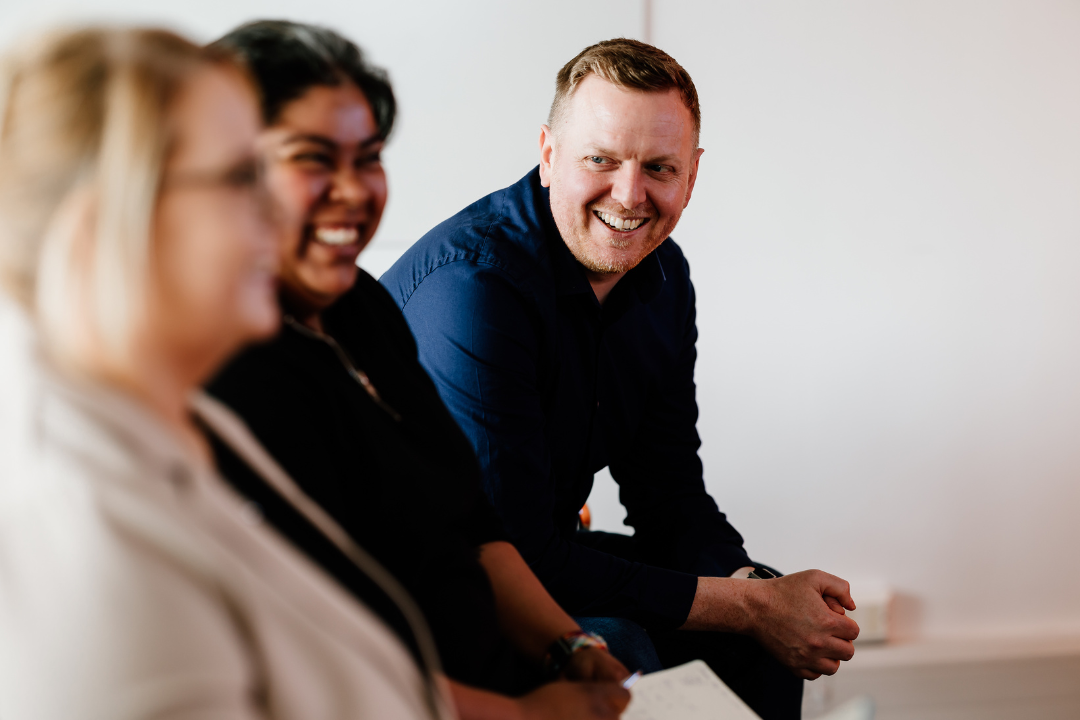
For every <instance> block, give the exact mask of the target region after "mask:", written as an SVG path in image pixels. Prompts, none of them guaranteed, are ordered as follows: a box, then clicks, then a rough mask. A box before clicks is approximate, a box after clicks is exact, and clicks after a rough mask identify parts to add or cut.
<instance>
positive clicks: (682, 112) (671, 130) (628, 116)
mask: <svg viewBox="0 0 1080 720" xmlns="http://www.w3.org/2000/svg"><path fill="white" fill-rule="evenodd" d="M569 110H570V112H569V113H568V114H567V115H568V116H567V117H566V123H567V126H568V127H567V128H566V129H567V130H569V131H570V133H571V134H572V135H573V136H574V137H575V138H576V139H577V140H578V141H581V142H586V143H600V144H603V143H605V142H606V143H608V144H626V143H631V144H633V145H641V144H654V143H660V144H670V143H675V144H679V145H681V144H682V142H683V141H686V142H691V139H692V136H693V133H694V125H693V117H692V116H691V115H690V110H689V109H688V108H687V107H686V105H685V104H684V103H683V101H682V96H681V95H680V93H679V92H678V90H676V89H674V88H672V89H670V90H664V91H659V92H657V91H643V90H634V89H625V88H620V87H618V86H616V85H613V84H612V83H609V82H608V81H606V80H604V79H603V78H600V77H598V76H596V75H590V76H589V77H587V78H585V79H584V80H582V81H581V83H580V84H579V85H578V87H577V89H576V92H575V93H574V95H573V97H572V99H571V103H570V108H569Z"/></svg>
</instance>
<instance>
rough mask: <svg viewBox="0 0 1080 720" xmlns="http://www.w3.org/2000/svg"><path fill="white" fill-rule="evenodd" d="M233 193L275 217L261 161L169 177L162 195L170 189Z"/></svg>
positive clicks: (163, 184) (164, 181) (250, 160)
mask: <svg viewBox="0 0 1080 720" xmlns="http://www.w3.org/2000/svg"><path fill="white" fill-rule="evenodd" d="M189 189H190V190H213V189H225V190H233V191H236V192H239V193H243V194H245V195H249V196H250V197H251V199H253V200H254V201H255V202H256V203H257V204H258V205H259V207H260V208H261V209H262V210H263V212H264V213H265V214H266V216H267V217H273V216H274V215H275V210H276V207H275V203H274V201H273V198H272V197H271V195H270V191H269V190H268V189H267V186H266V171H265V167H264V164H263V162H262V161H261V160H259V159H256V158H247V159H244V160H242V161H241V162H239V163H237V164H236V165H234V166H232V167H230V168H226V169H224V170H189V171H187V172H182V173H170V174H166V175H165V177H164V179H163V180H162V183H161V190H162V192H167V191H169V190H189Z"/></svg>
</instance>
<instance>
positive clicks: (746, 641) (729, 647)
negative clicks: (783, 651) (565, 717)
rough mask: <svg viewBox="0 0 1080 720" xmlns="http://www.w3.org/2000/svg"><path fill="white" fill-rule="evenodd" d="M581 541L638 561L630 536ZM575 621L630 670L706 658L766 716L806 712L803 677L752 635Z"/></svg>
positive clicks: (772, 719) (786, 718) (783, 719)
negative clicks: (601, 639) (598, 637)
mask: <svg viewBox="0 0 1080 720" xmlns="http://www.w3.org/2000/svg"><path fill="white" fill-rule="evenodd" d="M579 539H580V540H582V541H583V542H584V543H585V544H588V545H590V546H592V547H595V548H596V549H598V550H603V551H604V552H608V553H611V554H612V555H618V556H619V557H624V558H626V559H628V560H637V559H638V558H637V557H636V556H637V555H638V553H637V550H636V548H635V546H634V541H633V538H631V537H628V536H626V535H617V534H614V533H599V532H597V533H592V532H590V533H585V532H582V533H579ZM575 619H576V620H577V621H578V622H579V624H581V626H582V628H583V629H585V630H586V631H587V632H595V633H597V634H599V635H603V636H604V638H605V639H606V640H607V641H608V645H609V646H610V648H611V652H612V654H613V655H615V657H617V658H619V660H621V661H622V663H623V664H624V665H626V666H627V668H628V669H629V670H630V671H631V672H633V671H635V670H639V669H640V670H644V671H645V672H654V671H656V670H658V669H660V668H670V667H675V666H676V665H682V664H683V663H688V662H690V661H691V660H704V661H705V663H706V664H708V666H709V667H710V668H712V671H713V672H715V673H716V674H717V675H718V676H720V679H721V680H723V681H724V682H725V683H726V684H727V686H728V687H730V688H731V689H732V690H733V691H734V692H735V694H737V695H738V696H739V697H740V698H742V699H743V702H745V703H746V704H747V705H749V706H750V708H751V709H752V710H753V711H754V712H756V713H757V714H758V715H760V716H761V717H762V718H763V720H798V718H800V717H801V716H802V693H803V681H802V680H801V679H800V678H798V677H796V676H795V674H794V673H792V672H791V670H789V669H788V668H787V667H785V666H784V665H782V664H780V662H779V661H778V660H776V658H774V657H773V656H772V655H771V654H770V653H769V652H768V651H766V650H765V648H763V647H762V646H761V644H760V643H758V642H757V641H756V640H754V639H753V638H750V637H746V636H744V635H734V634H731V633H720V632H695V631H687V630H669V631H663V632H655V631H654V632H648V631H645V630H643V629H642V628H641V627H640V626H639V625H637V624H635V623H633V622H631V621H629V620H626V619H624V618H575Z"/></svg>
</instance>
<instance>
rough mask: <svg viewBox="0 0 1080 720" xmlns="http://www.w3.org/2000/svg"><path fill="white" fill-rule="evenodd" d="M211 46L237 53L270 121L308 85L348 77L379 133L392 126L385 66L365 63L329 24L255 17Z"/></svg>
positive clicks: (384, 134) (334, 82)
mask: <svg viewBox="0 0 1080 720" xmlns="http://www.w3.org/2000/svg"><path fill="white" fill-rule="evenodd" d="M211 47H219V48H223V49H225V50H229V51H231V52H233V53H235V54H236V55H238V56H239V58H240V60H242V61H243V62H244V63H245V64H246V65H247V66H248V68H249V70H250V71H251V74H252V75H253V76H254V77H255V80H256V82H257V83H258V84H259V87H260V89H261V91H262V111H263V119H264V120H265V121H266V123H267V124H269V125H272V124H273V123H274V122H276V121H277V119H278V116H279V115H280V113H281V110H282V109H283V108H284V107H285V106H286V105H287V104H289V103H290V102H292V101H293V100H296V99H297V98H299V97H300V96H301V95H303V94H304V93H305V92H307V90H308V88H311V87H313V86H316V85H328V86H331V87H333V86H337V85H340V84H341V83H342V81H345V80H348V81H350V82H353V83H355V84H356V86H357V87H358V88H360V91H361V92H362V93H364V97H366V98H367V101H368V103H369V104H370V105H371V111H372V113H373V114H374V115H375V123H376V124H377V125H378V128H379V134H380V136H381V137H383V138H384V139H385V138H386V137H388V136H389V135H390V130H391V129H392V128H393V127H394V115H395V114H396V112H397V103H396V101H395V100H394V91H393V89H392V88H391V87H390V81H389V80H388V79H387V77H386V71H384V70H382V69H381V68H377V67H373V66H372V65H369V64H368V63H367V60H366V59H365V58H364V53H363V52H362V51H361V50H360V48H359V47H357V46H356V44H355V43H353V42H351V41H349V40H346V39H345V38H343V37H342V36H341V35H338V34H337V33H336V32H334V31H333V30H330V29H329V28H324V27H318V26H316V25H306V24H304V23H297V22H290V21H288V20H256V21H254V22H249V23H245V24H243V25H241V26H240V27H238V28H236V29H235V30H233V31H232V32H230V33H229V34H227V35H225V36H224V37H222V38H221V39H220V40H217V41H215V42H214V43H212V45H211Z"/></svg>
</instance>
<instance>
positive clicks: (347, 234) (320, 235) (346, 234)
mask: <svg viewBox="0 0 1080 720" xmlns="http://www.w3.org/2000/svg"><path fill="white" fill-rule="evenodd" d="M359 238H360V233H359V232H357V230H356V228H354V227H346V228H316V229H315V239H316V240H318V241H319V242H321V243H326V244H327V245H350V244H352V243H354V242H356V241H357V240H358V239H359Z"/></svg>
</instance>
